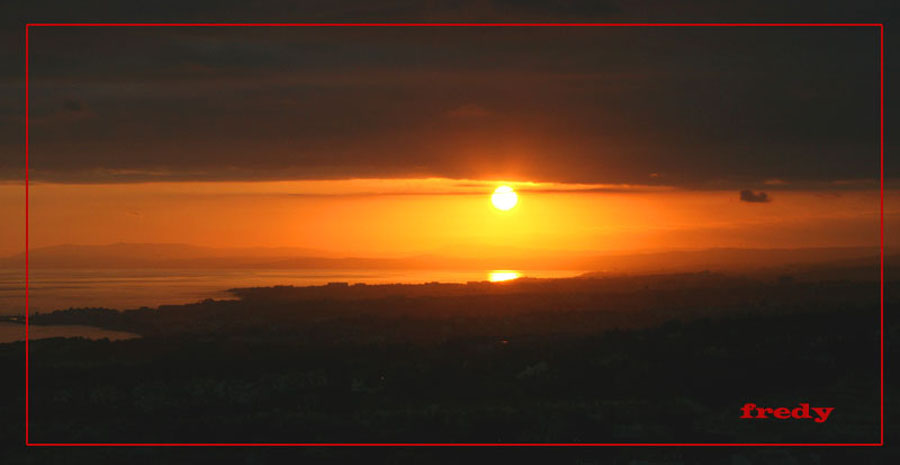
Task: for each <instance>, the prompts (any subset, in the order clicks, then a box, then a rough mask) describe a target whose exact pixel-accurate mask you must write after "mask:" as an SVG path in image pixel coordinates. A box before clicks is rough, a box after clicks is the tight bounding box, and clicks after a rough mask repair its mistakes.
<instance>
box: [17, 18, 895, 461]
mask: <svg viewBox="0 0 900 465" xmlns="http://www.w3.org/2000/svg"><path fill="white" fill-rule="evenodd" d="M32 27H877V28H878V29H879V47H880V50H879V57H880V58H879V79H880V85H879V87H880V96H879V113H880V115H879V125H880V129H879V138H880V158H881V163H880V164H881V167H880V169H881V174H880V202H881V204H880V224H879V231H880V240H879V242H880V306H881V309H880V346H881V360H880V367H881V373H880V384H881V392H880V397H881V407H880V413H881V415H880V438H879V442H877V443H653V442H647V443H121V442H119V443H36V442H31V441H30V437H29V432H30V428H29V426H30V422H29V406H30V401H31V399H30V395H29V379H30V378H29V366H30V363H29V361H30V358H29V354H30V352H29V338H28V318H29V315H28V293H29V285H28V276H29V272H28V154H29V139H30V137H29V136H30V132H29V121H30V107H29V103H30V98H29V97H30V91H29V78H30V74H29V73H30V69H29V63H30V48H29V32H30V30H31V28H32ZM25 445H26V446H68V447H79V446H88V447H90V446H95V447H97V446H100V447H107V446H120V447H129V446H161V447H178V446H181V447H204V446H230V447H250V446H265V447H290V446H495V447H496V446H557V447H559V446H573V447H590V446H644V447H666V446H697V447H704V446H706V447H713V446H884V24H883V23H27V24H26V25H25Z"/></svg>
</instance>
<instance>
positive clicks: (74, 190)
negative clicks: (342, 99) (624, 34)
mask: <svg viewBox="0 0 900 465" xmlns="http://www.w3.org/2000/svg"><path fill="white" fill-rule="evenodd" d="M500 183H501V181H467V180H450V179H405V180H397V179H393V180H391V179H368V180H361V179H358V180H343V181H285V182H205V183H204V182H165V183H130V184H53V183H38V184H32V186H31V191H30V192H31V210H30V212H31V213H30V218H31V233H30V239H31V246H32V247H33V248H36V247H42V246H50V245H58V244H64V243H72V244H107V243H114V242H140V243H148V242H153V243H160V242H164V243H172V242H175V243H188V244H196V245H206V246H214V247H231V246H272V247H275V246H278V247H281V246H289V247H306V248H312V249H320V250H323V251H331V252H335V253H337V254H339V255H355V256H403V255H409V254H417V253H441V254H452V255H458V256H477V255H483V254H485V253H491V252H498V251H503V250H507V248H516V249H519V248H521V249H533V250H550V251H604V252H607V251H612V252H617V251H632V250H652V249H681V248H708V247H760V248H769V247H772V248H779V247H813V246H815V247H819V246H860V245H863V246H865V245H877V244H878V192H877V191H872V190H830V191H827V192H826V191H809V190H805V191H789V190H781V191H778V190H776V191H769V193H770V196H771V197H772V201H771V202H767V203H748V202H742V201H740V200H739V198H738V195H737V192H735V191H733V190H729V191H700V190H680V189H674V188H663V187H653V188H649V187H640V186H612V185H586V184H554V183H508V184H509V185H511V186H513V187H515V188H516V190H517V191H518V192H519V204H518V205H517V206H516V207H515V208H513V209H512V210H510V211H509V212H501V211H498V210H497V209H495V208H493V207H492V205H491V203H490V193H491V191H492V190H493V189H494V188H495V187H496V186H497V185H499V184H500ZM885 197H886V204H887V205H891V204H893V205H896V202H895V201H892V199H893V200H895V199H897V198H898V197H900V196H898V191H888V192H886V193H885ZM0 200H2V201H0V215H2V217H3V218H21V217H22V215H23V213H24V209H23V204H24V202H23V200H24V199H23V186H22V185H21V184H17V183H7V184H2V185H0ZM896 213H897V212H894V211H891V210H886V218H887V221H888V227H890V225H891V223H892V221H893V218H896V217H897V216H898V215H897V214H896ZM22 226H23V225H22V222H21V221H9V222H4V225H3V226H2V227H0V244H2V246H0V247H2V248H0V254H3V255H9V254H13V253H18V252H21V251H22V249H23V245H22V244H23V242H24V232H23V227H22Z"/></svg>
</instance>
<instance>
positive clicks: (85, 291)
mask: <svg viewBox="0 0 900 465" xmlns="http://www.w3.org/2000/svg"><path fill="white" fill-rule="evenodd" d="M583 272H584V271H579V270H472V271H459V270H284V269H279V270H248V269H212V270H197V269H190V270H185V269H177V270H174V269H172V270H166V269H33V270H30V272H29V284H28V288H29V293H28V313H35V312H41V313H45V312H52V311H54V310H59V309H68V308H83V307H104V308H112V309H117V310H126V309H134V308H140V307H150V308H155V307H158V306H160V305H170V304H171V305H177V304H185V303H191V302H197V301H200V300H203V299H232V298H234V297H233V296H232V295H231V294H230V293H229V292H228V290H229V289H233V288H238V287H266V286H276V285H285V286H290V285H293V286H314V285H322V284H327V283H329V282H346V283H349V284H354V283H366V284H387V283H409V284H417V283H426V282H435V281H437V282H443V283H465V282H468V281H503V280H508V279H516V278H519V277H532V278H561V277H569V276H577V275H579V274H581V273H583ZM25 313H26V311H25V273H24V270H22V269H7V270H3V269H0V316H2V315H24V314H25Z"/></svg>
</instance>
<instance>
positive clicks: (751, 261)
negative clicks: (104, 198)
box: [0, 243, 879, 273]
mask: <svg viewBox="0 0 900 465" xmlns="http://www.w3.org/2000/svg"><path fill="white" fill-rule="evenodd" d="M473 255H474V254H473ZM878 255H879V249H878V248H877V247H833V248H802V249H739V248H713V249H704V250H679V251H658V252H643V253H622V254H611V253H574V252H552V251H517V250H511V249H505V250H504V249H500V250H497V251H495V253H493V254H487V255H481V256H473V257H450V256H441V255H418V256H411V257H404V258H378V257H345V256H339V255H336V254H333V253H328V252H322V251H317V250H311V249H303V248H290V247H280V248H265V247H254V248H213V247H200V246H193V245H186V244H128V243H118V244H109V245H60V246H53V247H43V248H37V249H33V250H31V251H30V254H29V265H30V266H31V267H33V268H79V269H90V268H132V269H133V268H154V269H164V268H174V269H179V268H181V269H185V268H189V269H202V268H244V269H443V270H454V269H465V270H475V269H523V270H528V269H531V270H540V269H543V270H550V269H558V270H585V271H595V272H601V273H622V272H626V273H630V272H648V271H652V272H656V271H664V272H665V271H695V270H737V269H759V268H768V267H773V266H784V265H791V264H816V263H828V262H836V261H845V262H847V263H857V262H858V263H863V262H865V263H873V260H875V259H876V258H877V257H878ZM24 263H25V255H24V253H20V254H16V255H12V256H9V257H3V258H0V268H19V267H23V266H24Z"/></svg>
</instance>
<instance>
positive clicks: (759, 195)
mask: <svg viewBox="0 0 900 465" xmlns="http://www.w3.org/2000/svg"><path fill="white" fill-rule="evenodd" d="M771 201H772V199H771V198H770V197H769V194H766V193H765V192H763V191H759V192H753V191H751V190H749V189H744V190H742V191H741V202H750V203H766V202H771Z"/></svg>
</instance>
